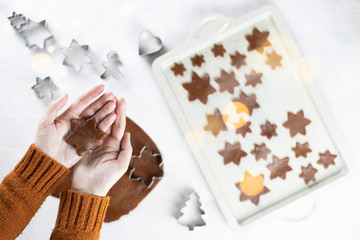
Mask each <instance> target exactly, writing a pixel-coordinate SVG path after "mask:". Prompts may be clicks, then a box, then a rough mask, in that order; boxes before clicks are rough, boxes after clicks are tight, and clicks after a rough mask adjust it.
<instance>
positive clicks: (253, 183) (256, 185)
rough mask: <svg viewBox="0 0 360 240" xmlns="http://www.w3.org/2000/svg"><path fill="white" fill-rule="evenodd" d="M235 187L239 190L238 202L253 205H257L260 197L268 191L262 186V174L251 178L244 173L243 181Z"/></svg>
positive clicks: (248, 174) (247, 173) (249, 174)
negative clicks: (247, 202)
mask: <svg viewBox="0 0 360 240" xmlns="http://www.w3.org/2000/svg"><path fill="white" fill-rule="evenodd" d="M235 186H236V187H237V188H238V189H239V190H240V192H241V194H240V202H244V201H246V200H250V201H251V202H252V203H253V204H254V205H256V206H257V205H259V202H260V196H261V195H264V194H266V193H268V192H270V190H269V189H268V188H267V187H266V186H265V185H264V176H263V175H262V174H260V175H257V176H253V175H251V173H249V172H246V173H245V176H244V181H242V182H239V183H236V184H235Z"/></svg>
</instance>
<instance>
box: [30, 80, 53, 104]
mask: <svg viewBox="0 0 360 240" xmlns="http://www.w3.org/2000/svg"><path fill="white" fill-rule="evenodd" d="M31 88H32V89H33V90H34V91H35V94H36V96H37V97H38V98H39V99H44V98H46V97H47V98H49V99H53V98H54V92H55V91H56V90H57V89H58V87H57V86H56V85H55V84H54V82H53V81H52V79H51V78H50V77H46V78H44V79H42V78H39V77H36V84H35V85H34V86H32V87H31Z"/></svg>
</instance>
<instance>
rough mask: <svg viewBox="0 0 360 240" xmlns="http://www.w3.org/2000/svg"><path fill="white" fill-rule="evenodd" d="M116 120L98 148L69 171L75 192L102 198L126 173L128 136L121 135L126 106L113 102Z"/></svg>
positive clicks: (128, 152) (123, 129)
mask: <svg viewBox="0 0 360 240" xmlns="http://www.w3.org/2000/svg"><path fill="white" fill-rule="evenodd" d="M115 114H116V119H115V121H114V123H113V124H112V127H111V128H109V129H108V131H107V133H108V136H107V137H105V139H103V142H102V144H101V146H100V148H98V149H96V150H94V151H91V152H89V153H87V154H86V155H85V156H84V157H82V158H81V160H80V161H79V162H78V163H77V164H76V165H75V166H74V167H73V169H72V186H71V188H72V189H73V190H75V191H78V192H83V193H88V194H92V195H97V196H106V194H107V193H108V191H109V190H110V188H111V187H112V186H113V185H114V184H115V183H116V182H117V181H118V180H119V179H120V178H121V177H122V175H124V173H125V172H126V171H127V169H128V166H129V163H130V159H131V155H132V146H131V142H130V133H125V134H124V131H125V125H126V103H125V100H124V99H121V100H120V101H117V102H116V108H115Z"/></svg>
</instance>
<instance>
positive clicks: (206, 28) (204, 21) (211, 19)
mask: <svg viewBox="0 0 360 240" xmlns="http://www.w3.org/2000/svg"><path fill="white" fill-rule="evenodd" d="M234 23H235V19H234V18H230V17H227V16H224V15H221V14H216V13H215V14H208V15H205V16H204V17H203V18H201V19H200V20H199V21H198V22H196V23H195V25H194V26H193V28H192V29H191V33H190V37H189V41H198V40H204V39H209V38H210V37H212V36H215V35H217V34H219V33H221V32H224V31H225V30H227V29H228V28H229V27H231V26H232V25H234Z"/></svg>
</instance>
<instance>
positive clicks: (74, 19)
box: [71, 18, 80, 27]
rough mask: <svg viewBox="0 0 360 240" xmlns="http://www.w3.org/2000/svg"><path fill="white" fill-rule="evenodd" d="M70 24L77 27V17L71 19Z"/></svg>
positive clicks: (78, 22)
mask: <svg viewBox="0 0 360 240" xmlns="http://www.w3.org/2000/svg"><path fill="white" fill-rule="evenodd" d="M71 25H72V26H73V27H78V26H79V25H80V21H79V19H77V18H73V19H71Z"/></svg>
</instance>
